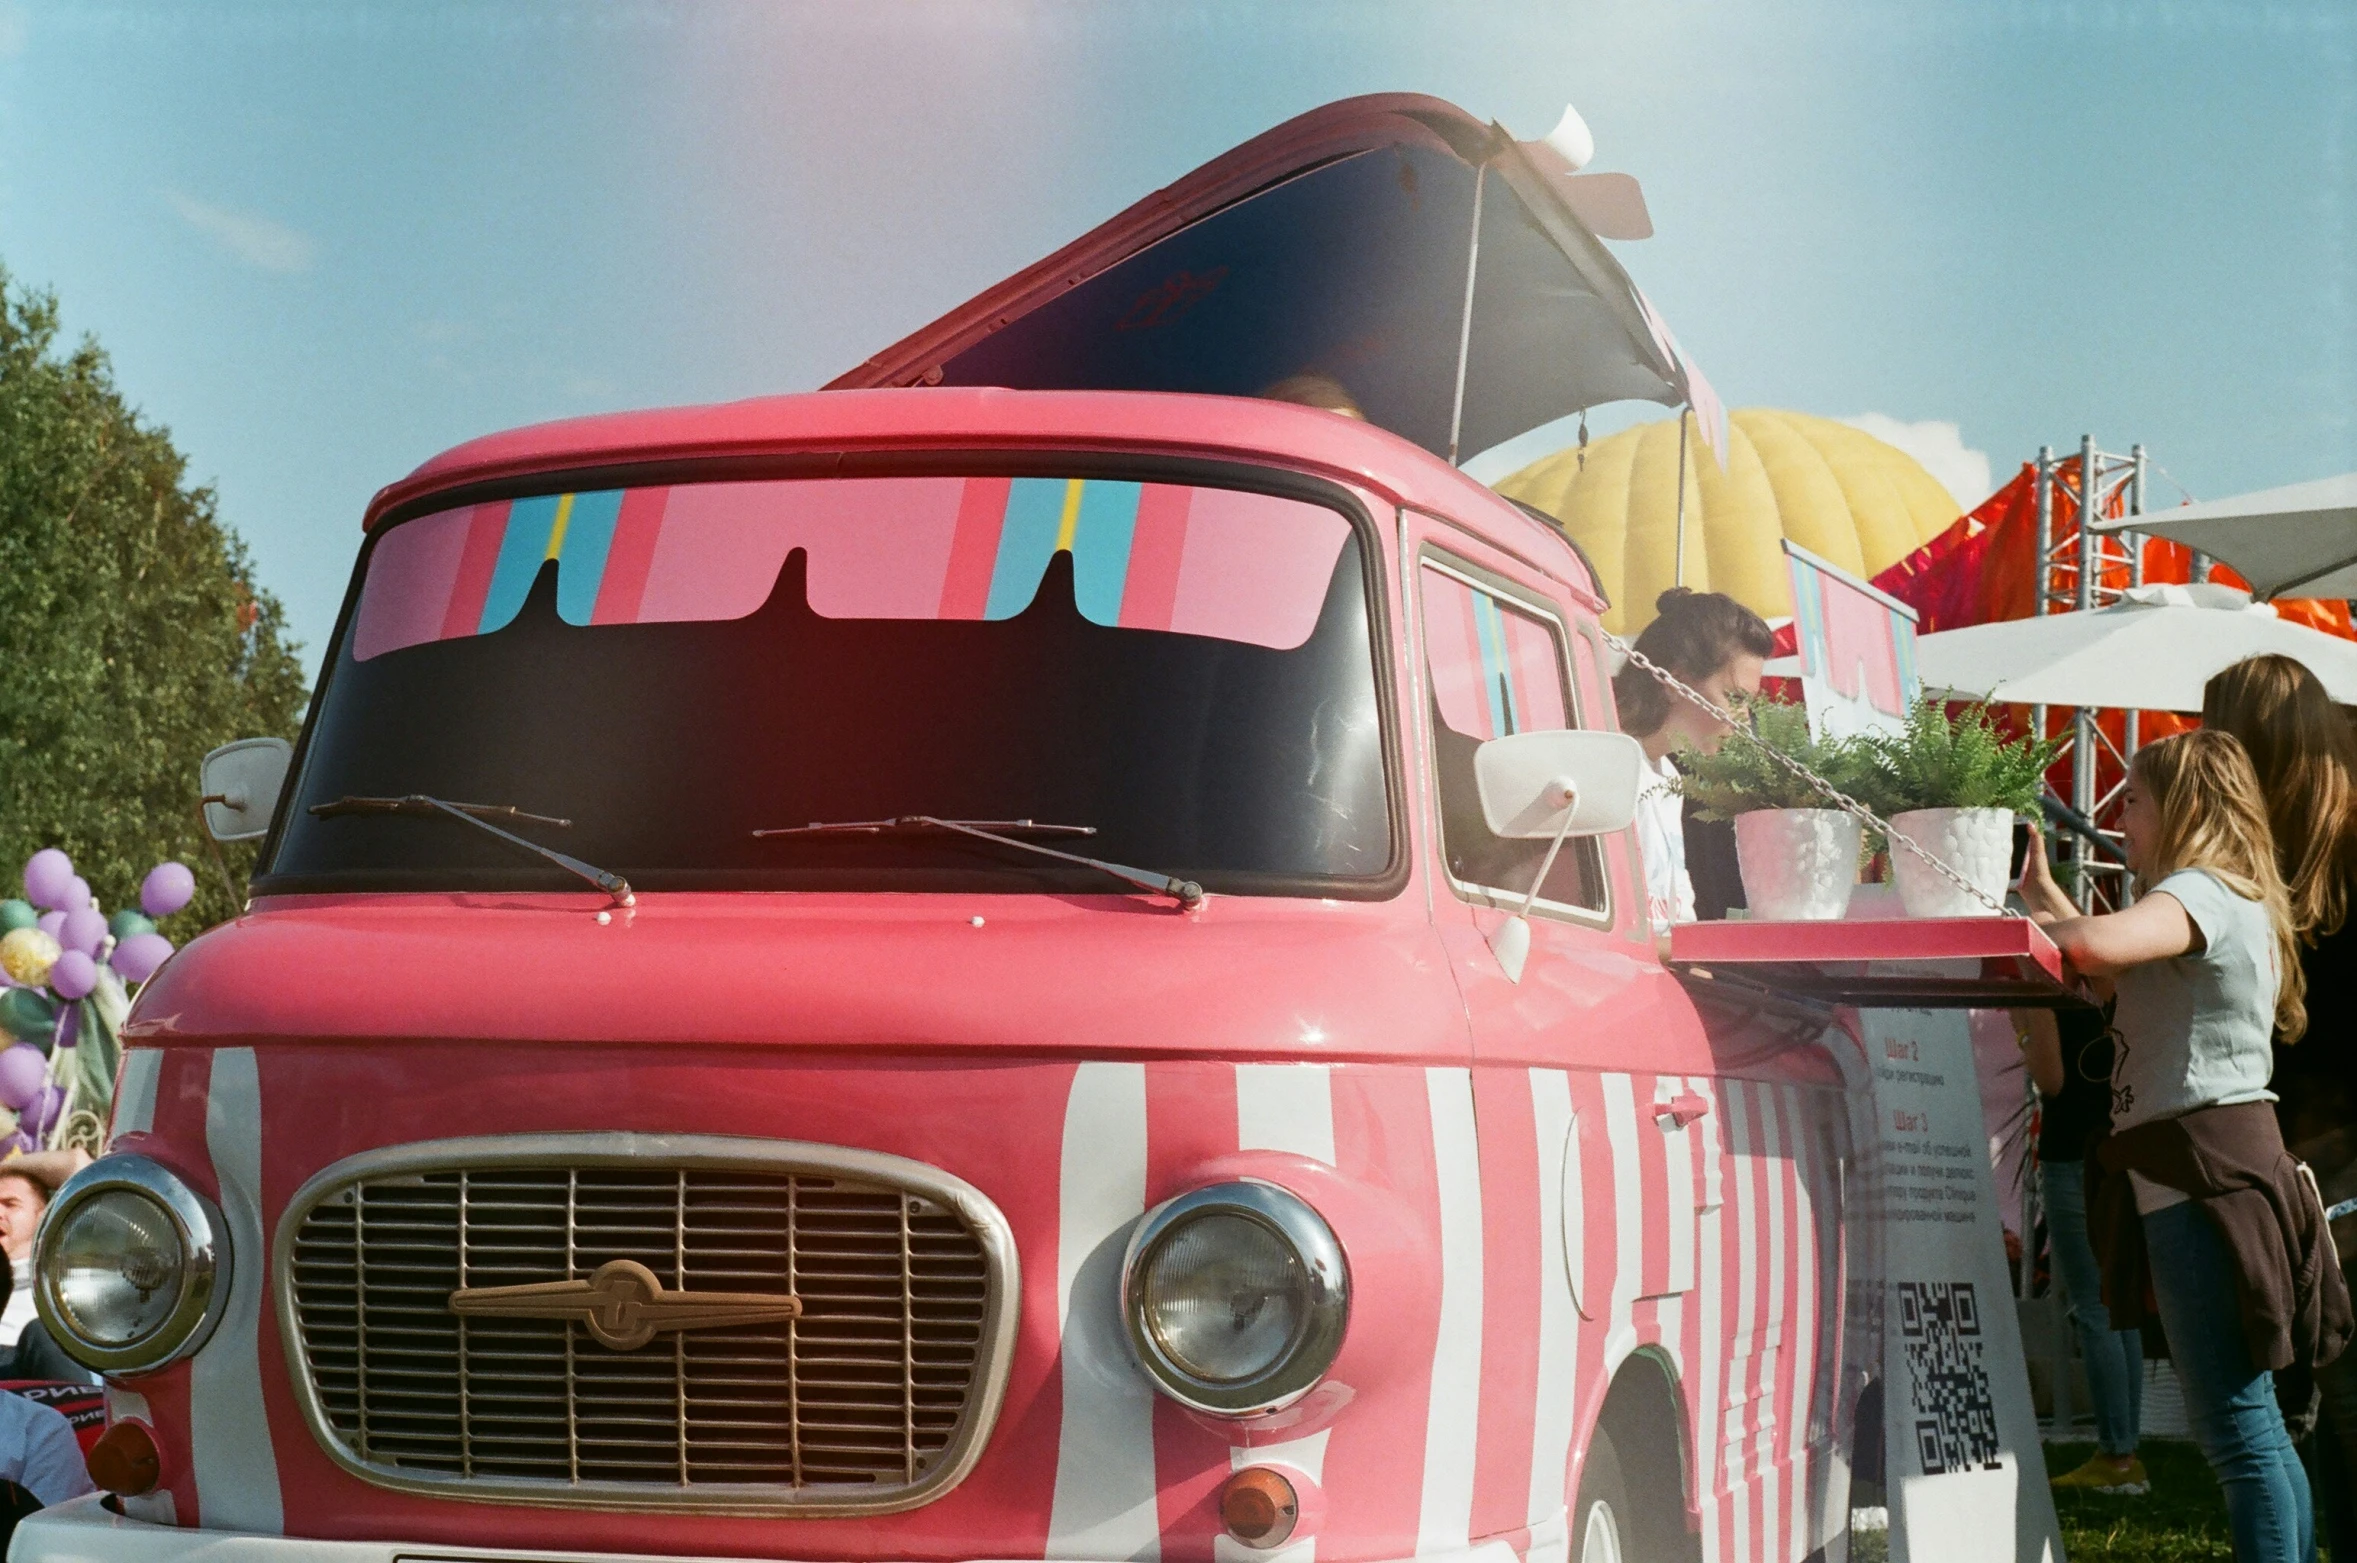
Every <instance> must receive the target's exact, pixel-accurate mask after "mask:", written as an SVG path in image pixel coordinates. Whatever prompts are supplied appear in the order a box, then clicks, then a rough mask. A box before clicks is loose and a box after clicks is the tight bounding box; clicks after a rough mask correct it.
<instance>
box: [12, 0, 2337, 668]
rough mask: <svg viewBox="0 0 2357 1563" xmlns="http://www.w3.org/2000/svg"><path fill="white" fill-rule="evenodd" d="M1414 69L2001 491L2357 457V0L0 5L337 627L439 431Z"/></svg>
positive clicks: (194, 375)
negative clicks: (1612, 198) (1556, 132)
mask: <svg viewBox="0 0 2357 1563" xmlns="http://www.w3.org/2000/svg"><path fill="white" fill-rule="evenodd" d="M1395 89H1411V90H1418V91H1425V92H1431V93H1435V94H1437V95H1439V96H1442V97H1445V98H1449V99H1451V100H1453V101H1455V102H1457V103H1459V104H1462V105H1463V106H1465V107H1466V108H1468V109H1470V110H1472V111H1474V112H1475V113H1478V114H1482V115H1486V116H1490V117H1494V118H1497V119H1499V120H1502V121H1503V122H1504V123H1505V124H1506V125H1507V126H1509V127H1510V128H1511V129H1513V130H1514V131H1516V132H1517V133H1518V134H1521V135H1525V136H1535V135H1539V134H1541V133H1543V132H1544V131H1546V130H1547V129H1548V128H1549V127H1550V126H1552V125H1553V123H1554V121H1555V118H1556V116H1557V114H1558V113H1559V112H1560V111H1561V108H1562V106H1563V104H1564V102H1565V101H1566V100H1570V101H1573V102H1576V103H1577V104H1578V105H1579V107H1580V109H1581V111H1582V112H1583V114H1584V115H1585V116H1586V118H1587V119H1588V121H1589V123H1590V125H1591V126H1592V127H1593V128H1594V131H1595V134H1596V140H1597V145H1598V154H1597V159H1596V163H1595V165H1594V166H1596V167H1598V168H1614V169H1622V170H1626V171H1628V172H1632V173H1635V174H1636V175H1638V176H1639V177H1640V178H1641V179H1642V180H1643V181H1644V184H1645V188H1646V192H1647V196H1648V199H1649V201H1650V203H1651V206H1652V210H1653V215H1654V222H1655V226H1656V229H1657V236H1656V237H1655V238H1653V239H1651V240H1649V241H1646V242H1644V243H1640V244H1631V245H1625V246H1622V247H1621V254H1622V258H1623V259H1624V260H1625V261H1626V262H1627V264H1628V265H1629V267H1630V269H1631V271H1632V272H1633V273H1634V274H1635V275H1636V277H1637V278H1638V280H1639V281H1640V282H1641V283H1642V284H1643V285H1644V286H1645V288H1646V290H1647V291H1648V292H1649V293H1650V294H1651V295H1652V296H1653V297H1654V299H1655V300H1656V301H1657V302H1658V303H1659V304H1660V305H1661V307H1662V310H1663V312H1664V314H1665V315H1667V316H1668V318H1669V319H1670V321H1671V322H1672V324H1673V325H1674V326H1675V327H1676V328H1677V331H1678V334H1679V336H1680V337H1681V339H1682V340H1683V341H1684V343H1685V344H1686V346H1687V347H1688V348H1689V349H1690V350H1691V351H1692V352H1693V354H1694V355H1695V357H1696V358H1697V359H1698V360H1699V361H1700V362H1701V363H1702V365H1703V366H1704V368H1705V369H1706V370H1707V371H1708V372H1709V374H1710V375H1711V377H1712V379H1713V381H1714V382H1715V383H1716V385H1717V387H1718V388H1719V390H1720V392H1721V394H1722V395H1723V396H1724V397H1725V398H1726V400H1727V401H1728V402H1729V404H1730V405H1734V406H1754V405H1769V406H1781V407H1791V408H1797V409H1801V410H1804V411H1810V412H1817V413H1823V414H1827V415H1831V416H1853V415H1859V414H1878V415H1881V416H1882V417H1884V418H1888V419H1895V420H1899V421H1900V422H1902V423H1909V424H1913V423H1919V422H1924V423H1933V424H1938V423H1948V424H1953V425H1955V426H1956V429H1957V431H1958V434H1959V436H1960V440H1961V450H1960V455H1961V458H1962V459H1963V461H1964V464H1965V465H1966V466H1969V455H1970V453H1971V452H1975V451H1977V452H1980V453H1984V454H1985V455H1986V457H1987V458H1988V460H1989V461H1990V462H1991V464H1992V466H1993V467H1994V469H1995V471H1996V473H1997V474H1998V475H1999V477H2002V476H2003V475H2004V474H2005V473H2006V472H2008V471H2010V470H2011V469H2012V467H2013V466H2014V464H2015V463H2017V462H2018V461H2020V460H2021V459H2023V458H2024V457H2026V456H2028V455H2029V454H2031V453H2032V451H2033V450H2034V449H2035V447H2036V446H2037V445H2038V443H2039V442H2041V441H2046V442H2050V443H2053V444H2055V445H2057V446H2075V444H2076V442H2077V439H2078V437H2079V435H2080V434H2081V433H2082V432H2093V433H2094V434H2095V435H2096V436H2097V438H2098V439H2099V440H2101V441H2103V442H2104V443H2106V444H2107V445H2109V446H2112V447H2115V448H2120V449H2125V448H2126V446H2127V445H2128V444H2129V443H2130V442H2131V441H2136V440H2141V441H2143V442H2144V443H2145V444H2146V445H2147V446H2149V447H2150V448H2151V450H2152V452H2153V454H2154V456H2155V458H2156V459H2157V460H2158V461H2159V462H2160V463H2161V464H2162V465H2163V466H2164V467H2165V468H2167V470H2168V472H2169V473H2170V474H2172V475H2173V476H2174V478H2175V479H2176V480H2177V481H2178V482H2179V483H2181V484H2183V485H2184V487H2185V488H2187V489H2189V490H2190V491H2192V492H2193V493H2195V494H2196V495H2198V496H2200V497H2202V498H2214V497H2219V496H2222V495H2225V494H2229V493H2233V492H2237V491H2241V490H2245V489H2251V488H2260V487H2268V486H2273V485H2275V484H2279V483H2289V482H2294V481H2298V480H2301V479H2307V478H2313V477H2320V476H2324V475H2327V474H2331V473H2335V472H2344V471H2348V470H2351V469H2353V468H2357V231H2353V230H2357V149H2353V147H2352V139H2353V138H2357V8H2353V7H2350V6H2348V5H2346V4H2345V3H2340V4H2332V3H2297V4H2281V5H2278V4H2269V3H2265V0H2208V3H2184V4H2180V3H2174V0H2149V3H2144V4H2133V5H2131V4H2107V3H2092V0H2089V3H2006V0H1905V3H1885V0H1872V3H1865V0H1859V3H1849V4H1831V3H1815V0H1779V3H1776V4H1772V5H1759V4H1752V5H1741V4H1735V3H1731V0H1707V3H1706V0H1573V3H1564V0H1557V3H1553V4H1547V5H1535V4H1519V3H1515V0H1479V3H1472V4H1434V3H1424V4H1404V3H1398V4H1395V3H1385V0H1257V3H1247V0H1222V3H1190V0H1156V3H1153V4H1144V3H1136V4H1132V3H1128V0H1098V3H1081V0H871V3H868V4H863V5H856V6H854V5H848V4H841V3H835V0H824V3H810V4H787V3H779V4H760V5H754V4H738V3H730V0H697V3H693V4H689V3H684V0H683V3H680V4H650V3H633V0H612V3H607V4H598V5H589V4H578V5H574V4H562V3H555V0H550V3H542V4H524V3H516V0H497V3H479V4H452V3H437V0H387V3H384V4H379V5H356V4H346V3H338V0H304V3H300V4H262V3H253V4H241V3H237V0H209V3H207V4H204V5H186V4H177V3H157V4H126V3H108V4H70V3H63V0H57V3H36V4H23V3H18V0H0V264H5V265H6V266H7V267H8V269H9V270H10V271H11V273H13V275H14V277H15V279H16V281H17V282H18V283H20V284H32V285H35V286H41V287H48V288H53V289H55V290H56V292H57V293H58V294H59V295H60V297H61V300H62V302H63V305H64V309H65V316H66V319H67V322H68V324H69V327H70V328H71V329H72V330H74V331H76V332H82V331H89V332H94V333H96V334H97V336H98V337H99V339H100V340H101V342H102V343H103V344H104V345H105V347H106V348H107V349H108V350H109V351H110V352H111V354H112V355H113V358H114V362H115V366H116V371H117V374H118V377H119V379H120V381H121V384H122V386H123V389H124V391H125V392H126V394H127V395H128V396H129V397H130V398H131V399H132V400H133V401H134V402H135V403H137V404H138V405H140V406H141V407H142V408H143V409H144V410H145V412H146V414H147V415H148V416H149V417H150V418H152V419H153V420H155V421H157V422H159V423H162V424H164V425H167V426H169V427H170V429H171V430H172V432H173V434H174V436H175V437H176V438H177V440H178V441H179V443H180V445H181V448H182V449H183V450H185V451H186V452H187V453H188V456H189V459H190V465H191V469H192V473H193V475H194V476H195V477H196V478H198V479H199V480H200V481H209V482H212V483H214V484H216V485H217V486H218V488H219V489H220V492H221V497H222V506H223V511H224V514H225V516H226V517H227V519H228V520H229V521H230V522H231V524H232V525H234V526H235V527H236V528H237V529H238V530H239V531H240V532H241V533H243V535H244V536H245V537H246V538H247V540H248V541H249V543H250V544H251V546H252V548H253V551H254V554H255V557H256V559H257V561H258V565H259V571H260V575H261V578H262V581H263V583H264V584H265V585H266V586H268V587H270V588H271V589H272V590H274V591H276V592H277V593H278V594H279V595H280V596H281V597H282V598H283V599H284V600H285V602H286V604H287V607H288V609H289V612H290V615H291V617H292V620H293V623H294V627H295V630H296V633H297V634H298V635H299V636H301V638H303V639H304V640H305V641H307V642H308V643H309V647H310V651H309V658H310V660H311V661H313V662H314V663H316V659H317V657H318V655H319V653H320V652H321V651H322V649H323V645H324V642H325V640H326V637H327V635H328V633H329V630H330V628H331V626H332V623H333V619H334V614H335V610H336V607H337V604H338V602H339V601H340V599H341V596H342V591H343V586H344V580H345V576H346V574H347V572H348V570H349V568H350V564H351V559H352V556H353V553H354V551H355V549H356V547H357V544H358V530H357V522H358V516H359V513H360V509H361V507H362V506H363V505H364V504H365V503H366V501H367V498H368V496H369V494H370V493H372V492H373V491H374V490H375V489H377V488H378V487H380V486H381V485H383V484H384V483H386V482H388V481H390V480H392V479H393V478H395V477H398V476H399V475H400V474H402V473H403V472H405V471H407V470H408V469H409V468H410V467H412V466H414V465H415V464H416V463H417V462H419V461H421V460H423V459H424V458H425V457H427V456H429V455H431V454H432V453H433V452H434V451H436V450H438V449H441V448H443V447H445V446H447V445H450V444H453V443H456V442H457V441H459V440H462V439H465V438H468V437H470V436H472V435H475V434H479V433H483V432H487V431H489V430H492V429H495V428H501V427H506V426H510V425H514V424H518V423H526V422H532V421H536V420H539V419H544V418H550V417H558V416H564V415H568V414H573V413H581V412H591V411H599V410H605V409H610V408H617V407H631V406H649V405H660V404H664V403H672V402H682V401H703V400H719V399H726V398H731V397H739V396H746V395H753V394H759V393H763V392H771V391H781V390H798V389H805V388H808V387H811V386H815V385H816V384H818V383H820V382H821V381H824V380H826V379H828V378H830V377H831V376H832V375H834V374H836V373H837V372H839V371H841V370H842V369H844V368H847V367H849V366H850V365H852V364H854V363H856V362H858V361H859V360H860V359H862V358H864V357H865V356H866V355H867V354H868V353H869V352H871V351H873V350H874V349H875V348H877V347H879V346H881V345H883V344H884V343H886V342H888V341H890V340H892V339H894V338H896V337H898V336H899V335H901V334H902V333H904V332H905V331H907V330H909V329H911V328H912V327H914V326H917V325H919V324H921V323H923V322H924V321H925V320H927V319H930V318H931V317H933V316H934V315H936V314H938V313H939V312H941V311H942V310H943V309H946V308H947V307H949V306H950V305H952V304H955V303H956V302H958V301H959V300H961V299H963V298H965V297H966V296H968V295H969V294H971V293H973V292H974V291H976V290H977V289H979V288H981V287H982V286H984V285H986V284H988V283H990V282H992V281H995V280H996V279H997V278H999V277H1001V276H1003V275H1005V274H1006V273H1008V272H1010V271H1012V270H1014V269H1016V268H1017V267H1019V266H1021V265H1023V264H1025V263H1027V262H1029V261H1031V260H1033V259H1035V258H1037V257H1038V256H1039V255H1041V254H1044V253H1045V252H1047V251H1048V250H1050V249H1052V248H1054V247H1055V246H1057V245H1059V244H1061V243H1063V242H1064V241H1065V240H1067V239H1069V238H1071V237H1073V236H1074V235H1076V234H1078V233H1080V232H1081V231H1083V230H1085V229H1086V228H1088V227H1089V226H1091V225H1092V224H1094V223H1096V222H1098V221H1100V220H1102V219H1103V218H1105V217H1107V216H1109V215H1111V214H1112V213H1113V212H1115V211H1117V210H1119V209H1120V208H1121V207H1123V206H1125V205H1127V204H1128V203H1129V202H1130V201H1132V200H1134V199H1136V198H1137V197H1138V196H1140V195H1143V194H1145V193H1146V192H1148V191H1149V190H1151V189H1153V188H1154V187H1156V186H1158V185H1161V184H1163V183H1166V182H1168V181H1169V180H1170V179H1172V178H1174V177H1176V176H1178V175H1179V174H1182V173H1184V172H1185V171H1187V170H1188V169H1190V168H1192V167H1194V166H1195V165H1197V164H1199V163H1201V162H1203V161H1204V160H1206V159H1207V158H1210V157H1212V156H1214V155H1216V154H1217V153H1219V152H1220V151H1223V150H1224V149H1226V148H1227V147H1229V146H1231V145H1233V144H1235V143H1236V142H1239V141H1241V140H1244V139H1245V138H1247V137H1249V136H1251V135H1253V134H1255V133H1257V132H1259V131H1261V130H1263V129H1266V128H1267V127H1268V126H1270V125H1272V124H1274V123H1276V122H1277V121H1279V120H1281V119H1284V118H1286V117H1287V116H1289V115H1291V114H1294V113H1298V112H1300V111H1301V110H1303V109H1306V108H1309V107H1312V106H1314V105H1316V104H1318V103H1321V102H1324V101H1327V100H1329V99H1333V98H1337V97H1343V96H1347V95H1349V94H1352V93H1358V92H1368V91H1379V90H1395ZM1643 415H1651V416H1659V415H1660V414H1659V413H1658V411H1657V410H1654V409H1649V408H1633V409H1629V410H1628V411H1627V412H1626V413H1624V414H1623V415H1622V416H1621V417H1619V418H1615V419H1611V420H1605V419H1599V420H1598V423H1597V427H1599V428H1603V427H1609V426H1614V425H1616V424H1617V423H1619V422H1624V421H1628V419H1629V418H1631V417H1634V416H1643ZM1937 435H1938V431H1937V430H1932V431H1928V433H1927V435H1926V437H1928V438H1932V439H1935V440H1936V438H1937ZM1546 443H1547V441H1546V439H1545V438H1543V437H1542V439H1540V440H1537V441H1531V442H1526V443H1525V446H1524V448H1523V449H1522V451H1520V452H1518V454H1537V453H1538V451H1539V450H1540V449H1543V448H1544V447H1545V445H1546ZM1492 465H1493V466H1494V465H1495V463H1494V462H1493V463H1492ZM2159 493H2160V494H2161V495H2164V496H2167V497H2169V498H2174V494H2175V491H2174V490H2173V489H2171V488H2170V487H2169V485H2168V484H2167V483H2166V482H2163V483H2161V484H2160V485H2159Z"/></svg>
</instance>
